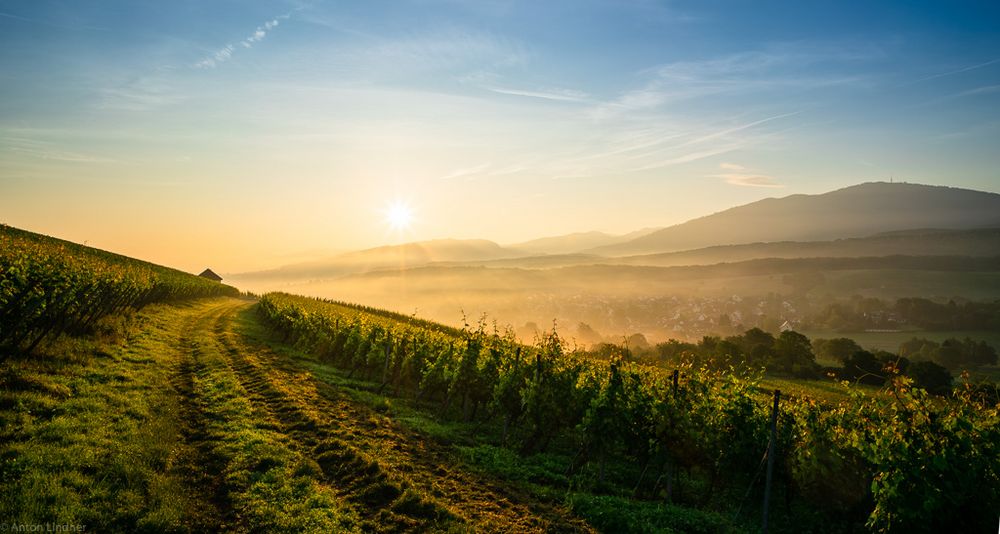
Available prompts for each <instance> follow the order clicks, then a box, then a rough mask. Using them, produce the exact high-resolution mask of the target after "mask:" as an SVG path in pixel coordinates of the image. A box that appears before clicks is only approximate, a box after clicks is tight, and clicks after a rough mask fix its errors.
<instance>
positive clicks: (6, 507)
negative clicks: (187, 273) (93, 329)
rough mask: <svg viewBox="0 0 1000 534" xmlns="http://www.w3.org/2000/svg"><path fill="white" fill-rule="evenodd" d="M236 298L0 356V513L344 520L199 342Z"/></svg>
mask: <svg viewBox="0 0 1000 534" xmlns="http://www.w3.org/2000/svg"><path fill="white" fill-rule="evenodd" d="M245 306H247V303H246V302H244V301H239V300H235V299H212V300H202V301H197V302H196V303H192V304H186V305H180V306H154V307H150V308H147V310H145V311H143V312H142V313H140V314H137V315H136V316H135V317H133V318H131V319H130V320H127V321H123V320H122V319H120V318H118V319H116V320H115V323H112V322H108V323H106V327H105V328H104V329H103V330H104V335H101V336H98V337H97V338H95V339H92V340H79V339H66V338H62V339H60V340H59V341H58V342H57V343H55V344H52V345H50V346H48V347H46V350H45V351H44V352H43V354H41V355H38V356H36V357H32V358H30V359H11V360H8V361H6V362H5V363H4V364H3V371H2V374H0V376H2V382H3V388H2V397H0V399H2V401H0V429H2V430H0V432H2V435H3V438H4V439H3V441H4V443H5V445H4V446H3V447H2V449H0V458H2V459H3V463H2V467H0V471H2V473H0V474H2V477H3V480H4V481H5V484H4V485H3V488H2V490H0V516H3V517H4V518H5V520H8V521H9V522H10V523H16V524H26V525H31V524H41V523H46V522H48V523H55V524H72V525H83V526H85V527H86V528H87V530H94V531H150V532H201V531H213V530H219V529H224V530H230V531H260V530H262V529H265V530H276V531H315V532H330V531H350V530H356V529H357V528H358V527H359V526H360V522H359V520H358V519H357V518H356V517H355V516H354V514H353V512H352V511H351V510H350V509H348V508H347V507H346V506H345V505H344V504H343V502H342V500H341V499H340V497H339V496H337V495H336V494H335V493H334V492H333V491H332V490H331V489H330V488H329V487H326V486H324V485H323V484H322V483H321V482H319V481H318V480H317V479H316V477H315V475H314V470H313V469H312V465H311V464H310V463H309V462H308V461H306V460H305V459H304V458H303V457H302V456H301V455H299V454H297V453H296V452H295V451H292V450H290V449H289V447H288V446H287V445H286V444H284V443H283V439H284V438H283V436H282V435H280V434H279V433H277V432H274V431H273V430H272V429H270V428H268V426H267V425H266V424H264V423H263V422H261V421H260V420H259V419H258V418H257V417H256V414H255V413H254V412H253V410H252V406H251V405H250V404H249V403H248V402H247V400H246V396H247V394H246V392H245V391H244V390H242V388H241V386H240V384H239V383H238V381H237V380H236V378H235V376H234V374H233V372H232V370H231V369H229V368H228V367H227V365H226V364H225V359H224V358H223V356H222V353H221V351H220V348H219V347H218V346H217V344H215V343H214V341H213V340H212V336H213V335H214V334H213V332H212V330H211V327H212V326H213V325H212V324H211V323H208V322H206V320H207V319H210V318H211V317H212V316H213V314H214V315H215V316H218V315H219V314H221V313H226V312H230V311H232V310H234V309H238V308H240V307H245Z"/></svg>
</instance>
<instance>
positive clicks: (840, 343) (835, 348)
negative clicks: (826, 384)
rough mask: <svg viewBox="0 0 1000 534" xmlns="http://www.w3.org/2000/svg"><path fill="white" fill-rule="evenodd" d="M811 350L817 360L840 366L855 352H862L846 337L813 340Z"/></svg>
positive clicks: (856, 344) (854, 342)
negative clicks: (832, 362) (835, 363)
mask: <svg viewBox="0 0 1000 534" xmlns="http://www.w3.org/2000/svg"><path fill="white" fill-rule="evenodd" d="M812 348H813V351H814V352H815V354H816V358H817V359H821V360H832V361H837V362H840V363H841V364H843V363H844V362H845V361H847V360H848V359H849V358H850V357H851V356H853V355H854V353H855V352H860V351H862V350H864V349H862V348H861V345H858V343H857V342H856V341H854V340H853V339H848V338H846V337H838V338H834V339H814V340H813V342H812Z"/></svg>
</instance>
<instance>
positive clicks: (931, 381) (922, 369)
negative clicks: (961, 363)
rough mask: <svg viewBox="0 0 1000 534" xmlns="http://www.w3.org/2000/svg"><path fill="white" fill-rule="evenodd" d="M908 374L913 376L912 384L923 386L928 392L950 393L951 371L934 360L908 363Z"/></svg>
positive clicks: (936, 393) (937, 393)
mask: <svg viewBox="0 0 1000 534" xmlns="http://www.w3.org/2000/svg"><path fill="white" fill-rule="evenodd" d="M908 374H909V375H910V377H911V378H913V385H915V386H917V387H918V388H924V389H926V390H927V391H928V392H929V393H933V394H935V395H947V394H948V393H951V381H952V378H951V373H949V372H948V370H947V369H945V368H944V367H942V366H940V365H938V364H936V363H934V362H930V361H919V362H913V363H911V364H910V368H909V370H908Z"/></svg>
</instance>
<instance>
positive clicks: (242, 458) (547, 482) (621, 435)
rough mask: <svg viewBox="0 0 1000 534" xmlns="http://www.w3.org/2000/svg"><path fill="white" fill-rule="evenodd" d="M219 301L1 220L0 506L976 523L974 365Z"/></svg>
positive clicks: (345, 519)
mask: <svg viewBox="0 0 1000 534" xmlns="http://www.w3.org/2000/svg"><path fill="white" fill-rule="evenodd" d="M234 296H238V292H237V290H236V289H234V288H232V287H229V286H225V285H222V284H219V283H216V282H212V281H208V280H205V279H201V278H198V277H194V276H191V275H188V274H185V273H181V272H179V271H175V270H171V269H167V268H164V267H160V266H156V265H153V264H149V263H146V262H142V261H138V260H133V259H130V258H126V257H123V256H118V255H115V254H111V253H107V252H103V251H100V250H95V249H91V248H88V247H83V246H80V245H75V244H72V243H68V242H64V241H60V240H56V239H52V238H47V237H44V236H40V235H37V234H31V233H29V232H24V231H21V230H16V229H13V228H9V227H5V226H4V227H0V349H2V350H3V353H2V354H3V356H4V357H3V358H2V359H0V443H2V445H0V475H2V478H3V479H4V481H5V484H4V486H3V487H2V488H0V515H2V516H3V517H4V520H9V521H13V522H14V523H10V524H14V525H36V524H44V523H53V524H56V523H57V524H71V525H82V526H87V529H88V530H97V531H137V530H144V531H157V532H160V531H171V532H201V531H236V532H260V531H287V532H301V531H310V532H330V531H344V532H354V531H356V532H400V531H474V532H504V531H511V530H516V531H523V532H544V531H559V532H564V531H572V532H588V531H591V530H597V531H605V532H651V531H653V532H712V533H716V532H718V533H721V532H753V531H757V530H758V529H759V528H760V527H761V526H762V515H763V514H762V511H763V510H767V513H768V514H769V515H768V517H769V522H768V527H769V531H774V532H801V531H816V532H855V531H880V532H937V531H961V532H986V531H989V532H992V529H993V528H995V526H996V518H997V510H998V509H1000V413H998V405H997V403H996V396H995V394H990V392H989V391H985V390H984V389H983V388H981V387H972V386H969V385H968V384H962V385H959V386H958V387H956V388H955V391H954V392H953V393H952V394H951V395H950V396H948V397H937V396H932V395H929V394H927V393H926V392H925V391H924V390H922V389H920V388H916V387H913V383H912V382H911V380H910V379H909V378H908V377H906V376H904V375H901V374H898V375H895V376H893V377H891V379H890V380H889V381H888V384H887V385H886V386H885V387H884V388H882V389H881V390H875V389H874V388H870V387H869V388H864V389H861V388H857V387H855V386H851V385H849V384H846V383H845V384H834V383H829V384H827V385H828V387H830V388H833V387H836V388H840V389H839V390H838V391H839V393H838V394H837V395H830V396H828V397H825V398H822V399H821V398H814V397H813V396H811V395H810V391H811V389H810V388H809V387H792V386H796V385H798V384H799V382H795V381H785V382H782V383H781V384H782V388H786V389H788V390H791V391H792V394H791V395H788V394H787V392H786V394H784V395H780V396H774V397H772V391H770V390H767V389H766V388H764V387H763V384H764V383H765V380H767V381H768V382H767V383H772V384H773V383H774V382H773V379H774V378H773V377H768V378H766V379H765V376H764V373H763V370H761V369H754V368H753V367H752V366H746V365H744V366H740V367H739V368H733V367H725V366H722V365H719V364H718V362H709V363H711V365H709V363H706V364H705V365H701V364H700V363H699V364H695V363H694V362H693V361H692V362H687V363H681V364H680V365H678V366H677V368H676V369H665V368H660V367H653V366H649V365H644V364H641V363H638V362H635V361H630V360H629V353H628V351H627V350H625V349H621V350H620V352H619V354H616V355H615V354H612V355H611V357H610V358H602V359H596V358H594V357H593V356H592V355H588V354H587V353H583V352H577V351H575V350H570V349H568V348H567V344H566V343H565V342H564V340H563V339H562V338H560V336H559V335H558V334H557V333H556V332H550V333H547V334H545V335H543V336H541V337H540V338H539V339H538V340H536V342H535V343H534V344H533V345H525V344H522V343H520V342H518V341H517V340H516V338H515V336H514V335H513V333H511V332H509V331H503V330H500V329H498V328H497V327H496V326H493V325H490V324H487V323H486V322H485V320H480V321H479V322H477V323H476V324H473V325H468V324H466V325H465V327H464V328H461V329H456V328H451V327H448V326H444V325H441V324H438V323H433V322H429V321H424V320H421V319H417V318H415V317H410V316H406V315H401V314H397V313H393V312H389V311H385V310H380V309H376V308H371V307H365V306H359V305H354V304H348V303H343V302H330V301H321V300H316V299H310V298H305V297H298V296H293V295H287V294H280V293H272V294H269V295H266V296H264V297H262V298H261V299H259V300H258V301H257V302H256V303H255V302H254V301H253V299H248V298H240V299H237V298H231V297H234ZM98 326H101V328H102V329H104V330H102V332H104V331H106V333H107V335H104V334H102V335H100V336H98V335H92V334H93V332H94V330H95V329H96V328H97V327H98ZM994 393H995V392H994ZM774 398H777V399H778V403H777V406H778V409H777V411H775V410H774V405H773V404H772V401H773V399H774ZM839 399H846V400H842V401H841V400H839ZM772 418H774V419H772ZM772 436H773V438H772ZM768 451H773V452H768ZM10 524H7V523H4V525H8V526H9V525H10Z"/></svg>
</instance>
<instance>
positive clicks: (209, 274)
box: [198, 269, 222, 282]
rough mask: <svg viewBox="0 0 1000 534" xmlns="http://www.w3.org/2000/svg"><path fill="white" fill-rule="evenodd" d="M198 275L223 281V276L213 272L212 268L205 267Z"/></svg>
mask: <svg viewBox="0 0 1000 534" xmlns="http://www.w3.org/2000/svg"><path fill="white" fill-rule="evenodd" d="M198 276H200V277H202V278H208V279H209V280H215V281H216V282H221V281H222V277H221V276H219V275H217V274H215V273H214V272H212V270H211V269H205V270H204V271H202V272H201V274H199V275H198Z"/></svg>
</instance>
